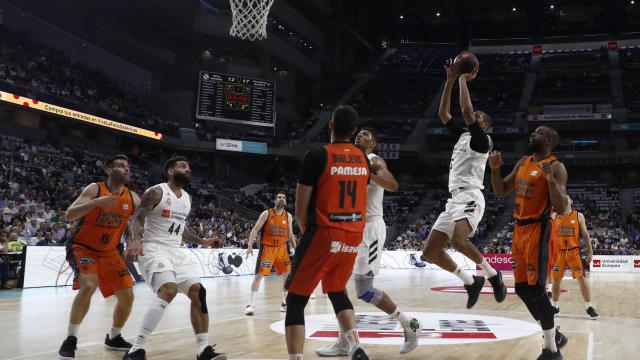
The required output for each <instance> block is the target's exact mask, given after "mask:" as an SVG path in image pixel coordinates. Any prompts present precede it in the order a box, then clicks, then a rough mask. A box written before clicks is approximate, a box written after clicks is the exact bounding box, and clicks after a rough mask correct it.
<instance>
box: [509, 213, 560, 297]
mask: <svg viewBox="0 0 640 360" xmlns="http://www.w3.org/2000/svg"><path fill="white" fill-rule="evenodd" d="M556 234H557V231H556V226H555V221H553V220H551V219H550V218H548V219H545V220H543V221H541V222H536V223H533V224H528V225H518V224H516V225H515V227H514V229H513V244H512V246H511V257H512V258H513V276H514V278H515V282H516V283H524V282H526V283H528V284H529V285H542V286H545V284H546V282H547V275H548V274H549V273H550V272H551V267H552V266H553V264H554V263H555V254H556V253H557V252H556V251H557V250H556V246H557V241H556V239H555V238H556V237H557V236H556Z"/></svg>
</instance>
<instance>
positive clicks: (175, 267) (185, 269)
mask: <svg viewBox="0 0 640 360" xmlns="http://www.w3.org/2000/svg"><path fill="white" fill-rule="evenodd" d="M142 246H143V248H142V250H143V252H144V256H140V257H139V258H138V265H139V266H140V273H141V274H142V276H143V277H144V280H145V281H146V283H147V284H148V285H149V286H150V287H151V290H153V291H154V292H156V293H157V292H158V290H159V289H160V288H161V287H162V285H164V284H166V283H176V284H177V285H178V291H179V292H181V293H184V294H186V293H187V292H188V291H189V288H190V287H191V285H193V284H197V283H199V282H200V277H199V276H198V272H197V270H196V266H195V264H194V263H192V262H191V260H190V259H189V252H188V251H185V249H181V248H179V247H175V246H172V245H164V244H157V243H143V245H142ZM163 273H167V274H163ZM160 274H163V275H160Z"/></svg>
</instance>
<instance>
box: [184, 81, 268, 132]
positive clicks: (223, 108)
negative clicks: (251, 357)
mask: <svg viewBox="0 0 640 360" xmlns="http://www.w3.org/2000/svg"><path fill="white" fill-rule="evenodd" d="M275 92H276V83H275V81H269V80H258V79H251V78H247V77H242V76H235V75H226V74H218V73H214V72H210V71H201V72H200V79H199V82H198V102H197V105H196V106H197V108H196V118H198V119H200V120H216V121H224V122H230V123H237V124H248V125H256V126H269V127H273V126H274V125H275V118H276V116H275V99H276V94H275Z"/></svg>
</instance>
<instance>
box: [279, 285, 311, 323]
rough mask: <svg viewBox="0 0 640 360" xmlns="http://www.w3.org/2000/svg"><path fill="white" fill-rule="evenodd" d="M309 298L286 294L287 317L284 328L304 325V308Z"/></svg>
mask: <svg viewBox="0 0 640 360" xmlns="http://www.w3.org/2000/svg"><path fill="white" fill-rule="evenodd" d="M308 301H309V296H303V295H296V294H293V293H291V292H289V293H288V294H287V315H286V317H285V319H284V326H285V327H287V326H293V325H304V308H305V307H306V306H307V302H308Z"/></svg>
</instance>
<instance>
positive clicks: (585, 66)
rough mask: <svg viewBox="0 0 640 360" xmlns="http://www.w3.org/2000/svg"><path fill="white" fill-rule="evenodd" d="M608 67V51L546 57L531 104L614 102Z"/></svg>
mask: <svg viewBox="0 0 640 360" xmlns="http://www.w3.org/2000/svg"><path fill="white" fill-rule="evenodd" d="M608 64H609V62H608V53H607V51H606V49H605V50H585V51H562V52H553V53H546V54H544V55H543V57H542V61H541V66H540V68H539V70H538V77H537V82H536V87H535V91H534V94H533V97H532V98H531V103H532V104H558V103H560V104H580V103H603V102H605V103H607V102H611V97H612V96H611V86H610V79H609V72H608Z"/></svg>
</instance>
